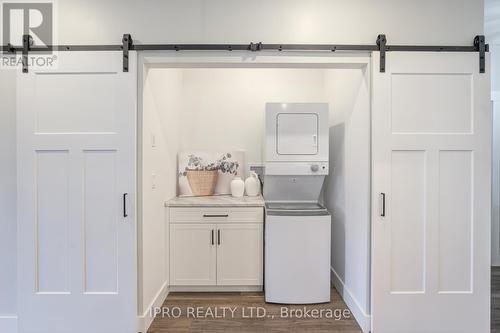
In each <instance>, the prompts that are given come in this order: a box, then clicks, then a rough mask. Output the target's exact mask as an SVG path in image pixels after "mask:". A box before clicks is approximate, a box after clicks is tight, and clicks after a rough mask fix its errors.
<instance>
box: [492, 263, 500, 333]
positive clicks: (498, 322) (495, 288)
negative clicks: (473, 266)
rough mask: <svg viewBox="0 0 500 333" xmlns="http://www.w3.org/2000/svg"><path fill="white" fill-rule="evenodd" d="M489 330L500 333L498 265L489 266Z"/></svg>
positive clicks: (499, 276) (499, 271) (499, 272)
mask: <svg viewBox="0 0 500 333" xmlns="http://www.w3.org/2000/svg"><path fill="white" fill-rule="evenodd" d="M491 332H492V333H500V267H491Z"/></svg>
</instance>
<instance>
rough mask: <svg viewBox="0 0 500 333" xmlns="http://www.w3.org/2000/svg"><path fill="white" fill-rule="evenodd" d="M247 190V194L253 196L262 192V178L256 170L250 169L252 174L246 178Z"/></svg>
mask: <svg viewBox="0 0 500 333" xmlns="http://www.w3.org/2000/svg"><path fill="white" fill-rule="evenodd" d="M245 191H246V192H247V195H248V196H251V197H254V196H257V195H259V194H260V180H259V176H258V175H257V174H256V173H255V171H250V176H249V177H248V178H247V179H245Z"/></svg>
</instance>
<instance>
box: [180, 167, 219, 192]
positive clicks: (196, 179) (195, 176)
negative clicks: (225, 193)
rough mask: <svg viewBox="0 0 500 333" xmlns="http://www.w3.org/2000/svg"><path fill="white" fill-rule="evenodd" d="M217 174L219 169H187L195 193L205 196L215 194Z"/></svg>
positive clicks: (190, 184) (192, 190)
mask: <svg viewBox="0 0 500 333" xmlns="http://www.w3.org/2000/svg"><path fill="white" fill-rule="evenodd" d="M217 176H218V171H217V170H212V171H199V170H187V179H188V182H189V186H190V187H191V192H193V195H196V196H204V195H212V194H214V189H215V184H216V183H217Z"/></svg>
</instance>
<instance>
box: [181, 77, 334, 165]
mask: <svg viewBox="0 0 500 333" xmlns="http://www.w3.org/2000/svg"><path fill="white" fill-rule="evenodd" d="M323 84H324V72H323V71H322V70H319V69H316V70H308V69H284V68H283V69H271V68H253V69H250V68H233V69H227V68H226V69H220V68H219V69H216V68H205V69H185V70H183V89H182V90H183V92H182V94H183V98H182V100H183V106H182V118H181V149H182V150H216V151H219V150H240V149H241V150H245V151H246V161H247V163H262V155H263V153H262V151H263V140H262V138H263V137H264V119H265V117H264V116H265V114H264V110H265V103H266V102H281V101H288V102H321V101H325V97H324V91H323Z"/></svg>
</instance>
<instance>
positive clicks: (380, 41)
mask: <svg viewBox="0 0 500 333" xmlns="http://www.w3.org/2000/svg"><path fill="white" fill-rule="evenodd" d="M386 44H387V38H386V37H385V35H384V34H381V35H378V36H377V46H378V50H379V52H380V73H385V52H386Z"/></svg>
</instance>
